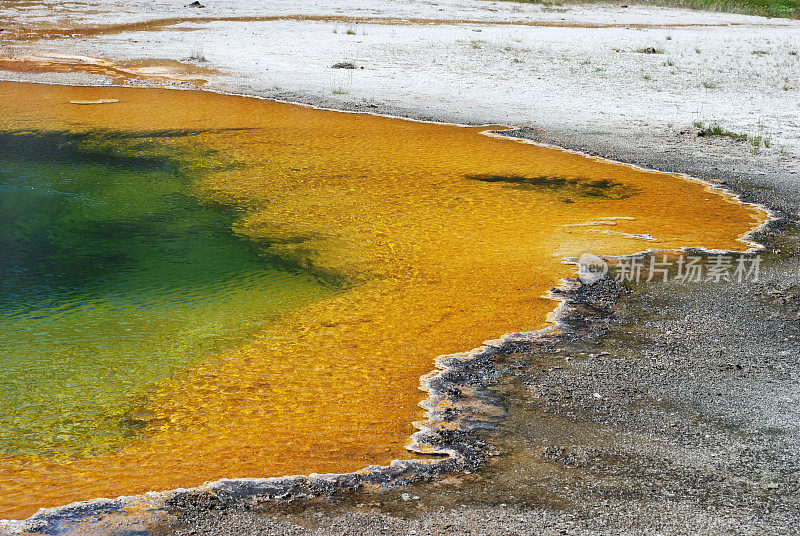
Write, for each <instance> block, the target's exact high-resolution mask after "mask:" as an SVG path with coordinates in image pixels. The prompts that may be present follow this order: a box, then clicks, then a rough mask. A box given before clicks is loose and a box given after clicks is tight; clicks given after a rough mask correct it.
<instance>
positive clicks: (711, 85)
mask: <svg viewBox="0 0 800 536" xmlns="http://www.w3.org/2000/svg"><path fill="white" fill-rule="evenodd" d="M703 87H704V88H706V89H714V88H715V87H717V84H715V83H714V82H712V81H711V80H703Z"/></svg>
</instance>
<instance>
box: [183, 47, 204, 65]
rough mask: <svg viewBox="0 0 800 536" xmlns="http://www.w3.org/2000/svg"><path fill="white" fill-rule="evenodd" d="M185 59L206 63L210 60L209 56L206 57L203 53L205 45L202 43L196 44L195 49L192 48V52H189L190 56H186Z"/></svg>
mask: <svg viewBox="0 0 800 536" xmlns="http://www.w3.org/2000/svg"><path fill="white" fill-rule="evenodd" d="M183 61H192V62H195V63H206V62H207V61H208V58H206V55H205V54H204V53H203V45H201V44H198V45H195V47H194V49H193V50H192V53H191V54H189V57H188V58H185V59H184V60H183Z"/></svg>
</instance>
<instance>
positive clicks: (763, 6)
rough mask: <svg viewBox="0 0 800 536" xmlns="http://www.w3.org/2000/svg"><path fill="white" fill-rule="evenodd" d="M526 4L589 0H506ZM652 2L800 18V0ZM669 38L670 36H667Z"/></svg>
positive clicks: (653, 0) (546, 6)
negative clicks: (558, 0) (554, 0)
mask: <svg viewBox="0 0 800 536" xmlns="http://www.w3.org/2000/svg"><path fill="white" fill-rule="evenodd" d="M506 1H512V2H520V3H525V4H542V5H543V6H544V7H543V10H545V11H548V10H555V9H556V8H554V7H553V6H559V7H560V8H561V9H566V8H564V7H561V6H563V5H564V4H581V3H586V2H587V0H561V1H560V2H558V3H555V4H554V3H553V2H550V1H549V0H506ZM648 3H650V4H656V5H662V6H670V5H673V6H674V5H677V6H680V7H691V8H694V9H704V10H707V11H725V12H728V13H743V14H745V15H761V16H765V17H787V18H794V19H797V18H800V0H648ZM667 39H669V38H667Z"/></svg>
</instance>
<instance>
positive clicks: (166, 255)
mask: <svg viewBox="0 0 800 536" xmlns="http://www.w3.org/2000/svg"><path fill="white" fill-rule="evenodd" d="M176 137H179V138H182V139H183V140H188V141H191V137H192V133H191V132H149V133H138V134H131V133H109V132H94V133H88V134H69V133H62V132H0V452H3V453H6V454H23V455H24V454H31V455H39V456H41V455H45V456H54V457H60V456H78V455H87V454H92V453H96V452H102V451H106V450H108V449H112V448H115V447H116V446H118V445H120V443H122V442H124V441H126V440H129V439H130V438H133V437H136V435H137V432H138V430H139V426H138V425H137V422H138V421H137V419H136V418H133V417H132V416H131V409H132V408H133V407H134V406H135V404H136V402H137V401H138V400H141V398H142V397H143V396H144V395H145V394H146V393H147V391H148V389H151V388H153V386H155V385H156V384H157V383H158V382H163V381H169V378H170V376H171V375H173V374H175V373H176V372H179V371H181V370H185V369H186V368H187V367H188V366H190V365H191V364H192V363H193V362H196V361H197V360H198V359H201V358H202V357H203V356H206V355H208V354H209V353H213V352H215V351H218V350H222V349H224V348H226V347H230V346H234V345H238V344H241V343H243V342H245V341H247V340H248V338H249V337H251V336H252V335H253V334H254V333H255V332H256V331H257V330H258V329H259V327H261V326H263V325H265V324H266V323H268V322H270V321H271V320H274V319H275V318H277V317H278V316H279V315H281V314H282V313H284V312H286V311H288V310H290V309H292V308H295V307H298V306H299V305H301V304H303V303H307V302H308V301H310V300H315V299H319V298H322V297H324V296H327V295H330V294H331V293H332V292H333V287H332V286H331V285H328V284H326V283H325V282H323V281H320V280H318V279H317V278H315V277H313V276H311V275H309V274H303V273H296V272H293V271H290V270H286V269H282V267H280V266H278V265H276V264H274V263H272V262H270V261H269V259H267V258H265V257H263V256H262V255H260V252H259V247H258V244H254V243H251V242H248V241H247V240H244V239H242V238H240V237H237V236H236V235H234V234H233V232H232V231H231V225H232V223H233V222H234V220H235V219H236V218H237V212H236V211H235V210H234V209H232V208H231V207H225V206H219V205H210V204H204V203H203V202H201V201H200V200H199V199H198V198H197V197H195V196H194V195H193V189H194V188H195V187H196V183H197V180H198V178H199V177H200V176H201V174H202V173H204V172H205V171H207V170H208V169H212V168H217V167H219V166H225V165H233V164H231V163H229V162H225V161H224V159H223V158H221V157H219V155H214V154H211V153H204V152H202V151H200V150H198V151H187V150H184V149H176V148H175V147H174V146H169V145H168V144H166V143H164V142H165V141H167V140H174V139H175V138H176ZM184 145H186V144H184Z"/></svg>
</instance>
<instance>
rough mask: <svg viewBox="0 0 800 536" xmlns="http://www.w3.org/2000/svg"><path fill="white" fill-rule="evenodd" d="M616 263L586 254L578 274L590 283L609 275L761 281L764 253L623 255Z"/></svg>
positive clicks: (624, 278) (687, 280) (686, 280)
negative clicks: (646, 256)
mask: <svg viewBox="0 0 800 536" xmlns="http://www.w3.org/2000/svg"><path fill="white" fill-rule="evenodd" d="M614 261H615V262H614V263H613V264H609V263H608V261H606V260H605V259H603V258H602V257H599V256H597V255H593V254H591V253H584V254H583V255H581V256H580V258H579V259H578V277H579V278H580V280H581V282H583V283H585V284H587V285H591V284H593V283H596V282H597V281H599V280H600V279H602V278H603V277H605V276H606V274H608V275H609V277H612V278H614V279H615V280H616V281H620V282H624V281H629V282H636V283H638V282H641V281H644V282H647V281H661V282H664V283H666V282H668V281H680V282H683V283H701V282H704V281H705V282H712V283H734V282H736V283H746V282H753V283H756V282H758V278H759V273H760V269H761V255H745V254H742V255H737V256H731V255H709V256H707V257H702V256H700V255H678V256H674V255H673V256H670V255H652V256H650V257H649V259H648V258H644V257H622V258H619V259H614ZM704 261H705V262H704Z"/></svg>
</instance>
